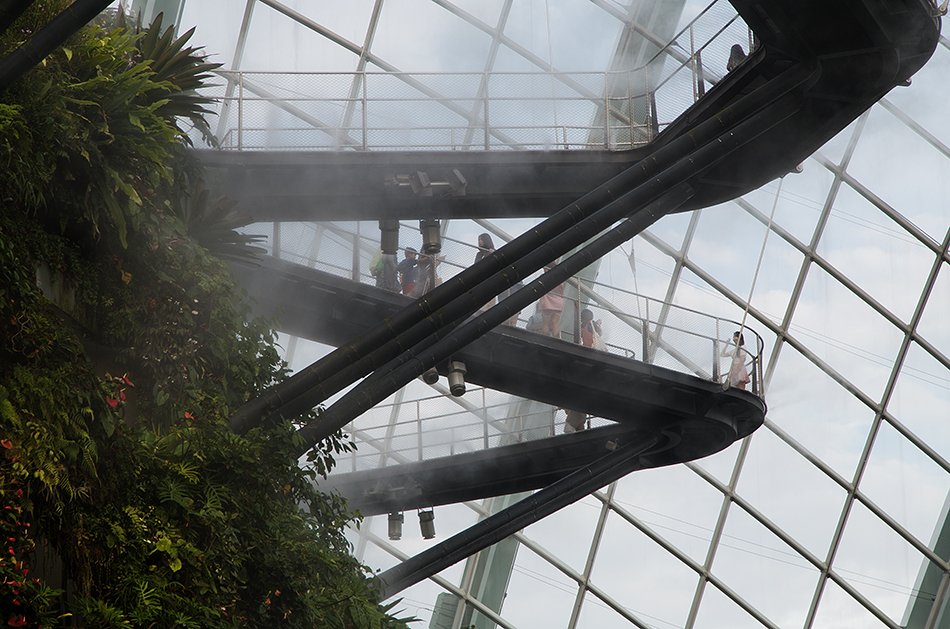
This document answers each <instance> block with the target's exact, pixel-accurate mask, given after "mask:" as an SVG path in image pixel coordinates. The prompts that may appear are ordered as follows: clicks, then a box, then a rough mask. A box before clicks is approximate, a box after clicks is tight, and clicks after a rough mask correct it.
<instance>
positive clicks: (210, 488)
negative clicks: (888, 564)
mask: <svg viewBox="0 0 950 629" xmlns="http://www.w3.org/2000/svg"><path fill="white" fill-rule="evenodd" d="M67 4H68V2H66V0H57V1H45V2H42V3H41V4H39V3H34V5H33V6H32V7H31V8H30V9H28V10H27V12H26V13H25V14H24V15H23V16H22V17H21V18H20V20H19V21H18V22H17V23H16V24H15V25H14V26H13V27H12V28H10V29H8V30H7V31H6V32H4V33H3V34H2V35H0V58H2V57H3V56H5V55H6V54H8V53H9V52H10V51H11V50H13V49H14V48H15V47H16V46H18V45H20V44H21V43H22V42H23V41H24V40H25V39H26V38H27V37H28V36H29V34H30V33H31V32H33V31H35V30H37V29H38V28H40V27H41V26H42V25H43V24H44V23H45V22H46V21H47V20H48V19H49V18H50V17H51V16H52V15H55V14H57V13H58V12H59V11H60V10H61V9H62V8H63V6H65V5H67ZM116 24H117V25H116ZM187 37H188V35H185V36H183V37H182V38H181V39H178V40H176V39H174V38H173V37H172V35H171V33H170V32H169V31H165V32H163V31H162V27H161V24H160V23H158V24H155V25H153V26H152V27H150V28H147V29H144V30H143V29H139V28H135V27H128V26H127V25H126V24H124V23H123V20H122V19H119V20H118V22H113V26H112V27H101V26H96V27H88V28H86V29H84V30H82V31H81V32H80V33H79V34H77V35H76V36H74V37H72V38H71V39H70V40H69V41H68V42H67V43H66V45H65V46H63V47H62V48H60V49H59V50H57V51H56V52H55V53H54V54H53V55H51V56H50V57H48V58H47V59H46V60H45V61H44V62H43V64H42V65H41V66H38V67H36V68H35V69H34V70H32V71H31V72H30V73H29V74H28V75H27V76H25V77H24V78H23V79H21V80H20V81H19V82H17V83H16V84H15V85H14V86H13V87H12V88H11V89H9V90H7V91H6V92H5V93H3V94H0V339H2V341H0V509H2V512H0V536H2V540H3V543H2V545H0V624H4V625H6V626H30V627H36V626H56V625H59V624H64V625H73V624H82V625H83V626H89V627H143V628H144V627H149V628H151V627H155V628H159V627H167V628H172V627H390V626H404V623H403V622H402V621H399V620H396V619H394V618H393V617H392V616H390V615H389V614H388V610H387V609H383V608H380V607H379V606H378V605H377V604H376V603H375V602H374V598H373V590H372V581H371V579H369V577H371V575H369V574H368V573H367V569H366V568H365V567H363V566H361V565H360V564H359V563H358V562H356V561H355V560H354V559H353V558H352V557H351V555H350V553H349V551H350V547H349V545H348V543H347V542H346V540H345V538H344V536H343V533H342V527H343V526H344V524H345V523H346V522H347V521H348V520H349V519H351V517H352V516H351V515H350V514H348V513H347V512H346V509H345V505H344V504H343V503H342V502H341V501H340V500H339V499H337V498H335V497H333V496H329V495H324V494H321V493H319V492H317V491H316V490H315V489H314V488H313V484H312V483H311V480H313V479H314V478H316V479H317V480H319V475H320V474H324V473H325V472H326V471H327V470H328V469H329V468H330V467H331V466H332V464H333V456H334V455H335V454H337V453H339V452H341V451H343V450H345V449H346V448H347V447H348V446H347V445H346V444H345V443H344V442H343V441H342V440H341V436H339V435H338V436H337V437H334V438H331V439H329V440H327V441H326V442H324V443H322V444H320V445H319V446H318V447H317V448H315V449H314V450H313V451H312V452H311V455H310V457H311V460H312V462H313V469H312V471H305V470H302V469H301V468H300V467H299V466H298V465H297V462H296V460H294V459H293V457H291V456H288V455H287V453H288V452H293V451H294V448H292V447H291V445H292V440H293V426H291V425H289V424H288V425H284V426H277V427H270V428H268V429H256V430H253V431H251V432H250V433H249V434H247V435H246V436H236V435H234V434H231V433H230V432H228V431H227V430H226V429H225V420H226V418H227V417H228V415H229V414H230V413H231V412H232V411H233V410H234V409H235V408H236V407H237V406H238V405H240V404H241V403H243V402H244V401H246V400H248V399H249V398H251V397H252V396H255V395H257V394H258V393H260V392H261V391H262V390H263V389H265V388H266V387H268V386H270V385H272V384H273V383H275V382H277V381H279V380H280V379H281V378H283V377H284V376H285V365H284V364H283V363H282V362H281V360H280V358H279V355H278V353H277V351H276V348H275V346H274V341H275V339H274V336H273V333H272V332H271V329H270V327H269V325H268V323H267V322H266V321H261V320H252V321H248V320H247V319H246V315H247V308H246V306H244V305H243V303H242V300H241V297H240V295H239V294H238V292H237V291H236V290H235V288H234V286H233V284H232V282H231V279H230V277H229V273H228V269H227V266H226V265H225V264H224V263H223V262H222V261H221V259H220V257H219V255H217V254H228V255H242V254H246V253H248V249H247V247H246V245H247V238H246V237H241V236H240V235H236V234H235V233H234V232H233V231H231V229H230V227H232V226H233V223H228V222H224V223H222V221H221V219H222V218H223V215H224V213H225V212H224V210H222V208H224V209H225V210H226V209H227V206H226V205H223V206H222V205H221V204H218V205H215V204H214V203H212V202H211V201H210V200H209V196H208V193H207V191H205V190H204V189H203V187H202V183H201V181H200V173H199V172H198V169H197V168H196V166H195V165H194V164H192V163H191V162H189V160H188V157H187V154H186V152H185V151H184V150H183V147H184V146H185V145H186V144H187V143H188V140H187V138H186V135H185V129H184V126H185V125H186V124H187V125H189V126H191V125H195V126H198V127H199V128H200V127H201V125H203V124H204V121H203V119H202V114H203V106H204V105H205V104H206V101H203V100H202V99H201V98H198V97H197V96H196V95H195V94H194V92H193V91H192V90H193V89H194V88H195V87H197V86H199V85H200V84H201V82H202V81H205V80H207V79H208V72H209V70H211V69H213V66H211V65H209V64H207V63H206V61H205V60H204V58H203V57H202V56H201V55H200V53H199V51H197V50H194V49H192V48H187V47H186V45H185V41H186V40H187ZM37 277H41V278H48V279H47V280H46V284H47V285H48V286H47V290H46V296H44V294H43V293H42V292H41V291H40V289H39V288H38V287H37ZM54 294H56V295H59V297H58V298H56V299H55V300H54V301H56V303H53V302H52V301H50V297H52V296H53V295H54ZM300 505H304V507H303V508H301V507H300ZM34 547H35V548H36V551H35V552H34ZM40 558H45V559H50V558H53V559H54V561H52V562H50V561H44V565H43V566H42V569H40V568H39V566H37V565H36V564H37V562H38V560H39V559H40ZM58 563H61V569H62V571H63V573H64V574H65V575H66V577H68V579H69V581H68V582H69V584H70V588H71V589H72V590H73V591H72V592H71V593H70V595H69V596H64V595H63V593H62V592H61V591H60V590H58V589H56V588H59V587H62V586H63V584H64V583H66V581H64V580H62V579H60V578H58V577H55V574H56V571H57V570H58V569H59V568H57V566H56V565H51V564H58ZM54 579H55V582H54V581H53V580H54ZM64 614H71V616H64Z"/></svg>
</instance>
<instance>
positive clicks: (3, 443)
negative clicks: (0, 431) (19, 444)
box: [0, 439, 13, 450]
mask: <svg viewBox="0 0 950 629" xmlns="http://www.w3.org/2000/svg"><path fill="white" fill-rule="evenodd" d="M0 446H3V447H4V448H6V449H7V450H9V449H11V448H12V447H13V442H12V441H10V440H9V439H4V440H2V441H0Z"/></svg>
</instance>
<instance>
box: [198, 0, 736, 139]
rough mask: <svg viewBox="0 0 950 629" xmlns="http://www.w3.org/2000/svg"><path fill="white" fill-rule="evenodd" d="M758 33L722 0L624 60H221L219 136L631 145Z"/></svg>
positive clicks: (662, 123) (687, 101)
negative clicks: (385, 68)
mask: <svg viewBox="0 0 950 629" xmlns="http://www.w3.org/2000/svg"><path fill="white" fill-rule="evenodd" d="M746 41H749V42H750V43H751V37H750V33H749V30H748V28H747V27H746V26H745V24H744V23H742V22H741V20H739V18H738V15H737V14H736V12H735V10H734V9H733V8H732V6H731V5H730V4H729V3H728V2H726V0H714V1H713V2H712V3H711V4H710V5H709V6H708V7H706V9H704V10H703V11H702V12H701V13H700V14H699V15H697V16H696V17H695V18H694V19H693V20H692V21H691V22H690V23H689V24H687V25H686V26H685V27H684V28H683V29H682V30H681V31H680V32H679V33H678V34H677V35H676V37H675V38H674V39H673V40H672V41H670V42H669V43H668V44H666V45H665V46H664V47H662V48H661V49H659V51H658V52H657V53H656V54H655V55H654V56H653V57H652V58H651V59H650V60H649V61H648V62H647V63H645V64H644V65H643V66H641V67H639V68H635V69H632V70H628V71H621V72H540V71H539V72H470V73H404V72H365V71H364V72H333V73H303V72H246V71H220V72H219V74H220V75H221V76H222V77H223V78H224V79H226V81H227V85H226V86H217V88H215V89H209V90H207V91H206V92H205V93H206V94H207V95H208V96H212V97H214V98H217V99H219V100H220V101H221V110H220V118H219V125H218V133H217V135H218V139H219V142H220V145H221V147H222V148H225V149H233V150H261V149H268V150H337V151H338V150H360V151H370V150H374V151H387V150H473V149H474V150H499V149H545V150H547V149H562V150H569V149H607V150H624V149H630V148H633V147H636V146H642V145H644V144H646V143H648V142H650V141H651V140H652V139H653V138H654V137H655V136H656V134H657V133H659V132H660V131H661V130H662V129H664V128H665V127H666V126H667V125H668V124H670V123H671V122H672V121H673V120H675V119H676V118H677V117H678V116H679V115H680V114H681V113H682V112H683V111H685V110H686V109H687V108H688V107H689V106H690V105H692V104H693V103H694V102H695V101H696V100H697V99H699V98H701V97H702V96H703V94H704V93H705V89H706V85H707V84H714V83H716V82H717V81H718V80H719V79H720V78H721V77H722V75H723V74H724V73H725V68H726V63H727V60H728V55H729V49H730V48H731V46H732V45H733V44H735V43H745V42H746Z"/></svg>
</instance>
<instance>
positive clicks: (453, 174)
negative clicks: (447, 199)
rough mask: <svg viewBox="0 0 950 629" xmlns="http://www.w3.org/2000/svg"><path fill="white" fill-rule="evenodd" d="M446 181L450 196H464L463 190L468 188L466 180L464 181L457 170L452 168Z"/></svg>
mask: <svg viewBox="0 0 950 629" xmlns="http://www.w3.org/2000/svg"><path fill="white" fill-rule="evenodd" d="M446 179H447V180H448V182H447V183H448V184H449V188H451V189H452V193H451V194H452V196H454V197H461V196H464V195H465V188H466V186H468V180H467V179H465V177H464V176H463V175H462V173H461V172H459V169H458V168H453V169H452V170H450V171H449V174H448V176H447V177H446Z"/></svg>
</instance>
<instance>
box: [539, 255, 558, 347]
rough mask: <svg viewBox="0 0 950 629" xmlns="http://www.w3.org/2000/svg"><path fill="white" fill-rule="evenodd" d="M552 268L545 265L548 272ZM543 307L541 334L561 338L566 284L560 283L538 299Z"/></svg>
mask: <svg viewBox="0 0 950 629" xmlns="http://www.w3.org/2000/svg"><path fill="white" fill-rule="evenodd" d="M550 269H551V266H550V265H548V266H546V267H544V272H545V273H547V272H548V271H549V270H550ZM538 306H539V307H540V308H541V334H544V335H545V336H553V337H554V338H556V339H559V338H561V311H562V310H564V284H558V285H557V286H555V287H554V288H552V289H551V292H549V293H546V294H545V295H544V296H542V297H541V299H539V300H538Z"/></svg>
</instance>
